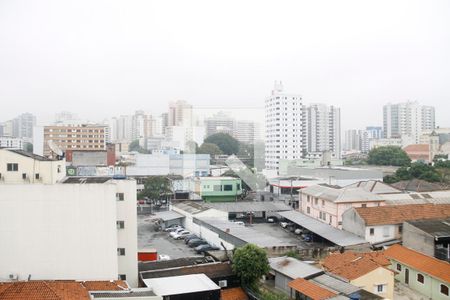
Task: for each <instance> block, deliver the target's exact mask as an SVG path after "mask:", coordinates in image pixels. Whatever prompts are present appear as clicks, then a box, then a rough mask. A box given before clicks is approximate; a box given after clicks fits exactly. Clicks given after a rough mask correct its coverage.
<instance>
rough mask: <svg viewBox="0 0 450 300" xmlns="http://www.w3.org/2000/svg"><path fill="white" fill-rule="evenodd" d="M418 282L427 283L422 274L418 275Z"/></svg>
mask: <svg viewBox="0 0 450 300" xmlns="http://www.w3.org/2000/svg"><path fill="white" fill-rule="evenodd" d="M417 281H418V282H420V283H424V282H425V278H424V277H423V275H422V274H417Z"/></svg>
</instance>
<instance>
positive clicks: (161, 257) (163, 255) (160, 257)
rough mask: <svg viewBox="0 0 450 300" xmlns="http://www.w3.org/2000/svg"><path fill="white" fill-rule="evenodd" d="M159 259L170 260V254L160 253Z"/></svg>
mask: <svg viewBox="0 0 450 300" xmlns="http://www.w3.org/2000/svg"><path fill="white" fill-rule="evenodd" d="M158 260H170V256H169V255H167V254H160V255H158Z"/></svg>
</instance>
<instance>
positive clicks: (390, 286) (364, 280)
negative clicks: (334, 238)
mask: <svg viewBox="0 0 450 300" xmlns="http://www.w3.org/2000/svg"><path fill="white" fill-rule="evenodd" d="M322 266H323V267H324V269H325V270H326V271H328V272H330V273H333V274H334V275H337V276H339V277H340V278H342V279H344V280H346V281H347V282H349V283H351V284H353V285H355V286H358V287H361V288H363V289H365V290H366V291H368V292H370V293H374V294H376V295H378V296H380V297H383V298H385V299H386V298H387V299H394V272H393V271H392V270H390V269H389V268H388V267H389V266H390V261H389V260H388V259H387V258H386V257H385V255H384V253H383V252H382V251H378V252H366V253H358V252H353V251H346V252H344V253H332V254H330V255H329V256H327V257H326V258H325V259H324V260H323V261H322Z"/></svg>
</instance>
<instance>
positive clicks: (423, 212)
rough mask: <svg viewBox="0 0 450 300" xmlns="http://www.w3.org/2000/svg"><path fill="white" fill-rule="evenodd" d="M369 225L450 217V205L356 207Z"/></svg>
mask: <svg viewBox="0 0 450 300" xmlns="http://www.w3.org/2000/svg"><path fill="white" fill-rule="evenodd" d="M355 211H356V212H357V213H358V215H359V216H360V217H361V218H362V219H363V220H364V221H365V223H366V226H367V225H369V226H370V225H386V224H400V223H403V222H405V221H411V220H422V219H441V218H447V217H450V204H432V203H427V204H408V205H392V206H390V205H386V206H375V207H356V208H355Z"/></svg>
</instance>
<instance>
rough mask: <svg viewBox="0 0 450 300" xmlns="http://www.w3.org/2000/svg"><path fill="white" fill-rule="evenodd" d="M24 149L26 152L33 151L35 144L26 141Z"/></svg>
mask: <svg viewBox="0 0 450 300" xmlns="http://www.w3.org/2000/svg"><path fill="white" fill-rule="evenodd" d="M24 150H25V151H26V152H29V153H33V144H32V143H25V147H24Z"/></svg>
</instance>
